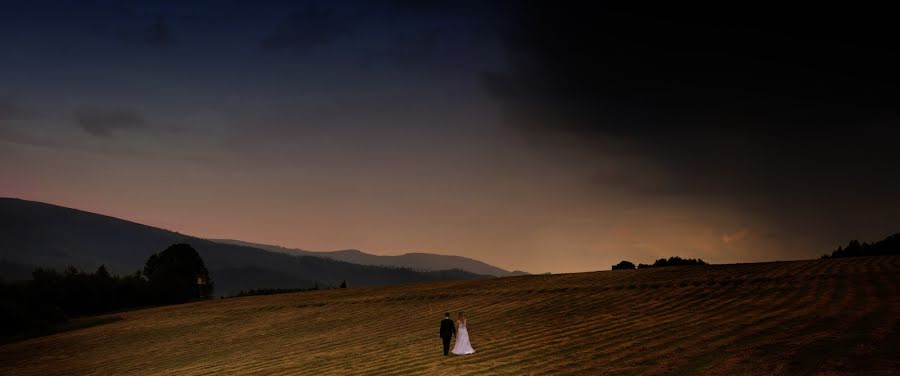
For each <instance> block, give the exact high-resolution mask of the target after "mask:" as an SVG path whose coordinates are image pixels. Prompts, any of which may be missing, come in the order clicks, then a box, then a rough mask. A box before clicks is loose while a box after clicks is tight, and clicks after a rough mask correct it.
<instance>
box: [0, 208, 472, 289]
mask: <svg viewBox="0 0 900 376" xmlns="http://www.w3.org/2000/svg"><path fill="white" fill-rule="evenodd" d="M175 243H189V244H191V245H192V246H193V247H194V248H195V249H196V250H197V252H199V253H200V255H201V257H203V260H204V262H205V263H206V266H207V268H208V269H209V270H210V275H211V278H212V279H213V281H215V282H216V284H217V288H216V294H219V295H223V294H224V295H228V294H232V293H235V292H237V291H239V290H246V289H251V288H264V287H265V288H276V287H282V288H285V287H312V285H313V284H314V283H315V281H318V282H319V283H321V284H323V285H331V286H337V285H338V284H340V283H341V281H343V280H346V281H347V282H348V284H349V285H350V286H378V285H385V284H396V283H407V282H422V281H434V280H443V279H473V278H487V277H486V276H482V275H477V274H474V273H470V272H465V271H460V270H444V271H431V272H417V271H413V270H410V269H402V268H387V267H378V266H368V265H358V264H352V263H348V262H343V261H337V260H332V259H327V258H322V257H311V256H302V255H287V254H284V253H280V252H269V251H266V250H261V249H258V248H253V247H247V246H239V245H232V244H221V243H216V242H212V241H209V240H206V239H200V238H196V237H192V236H189V235H184V234H180V233H177V232H172V231H167V230H163V229H159V228H155V227H150V226H146V225H142V224H139V223H134V222H129V221H125V220H122V219H118V218H113V217H109V216H104V215H100V214H95V213H90V212H85V211H81V210H77V209H71V208H65V207H61V206H56V205H51V204H46V203H41V202H34V201H26V200H19V199H9V198H0V260H3V261H4V262H5V264H6V265H15V266H16V268H15V269H16V270H21V269H22V268H32V267H34V266H43V267H55V268H61V267H64V266H66V265H73V266H76V267H78V268H81V269H85V270H93V269H95V268H97V267H98V266H99V265H100V264H105V265H107V267H108V268H109V269H110V270H111V271H113V272H116V273H119V274H126V273H127V274H131V273H134V271H136V270H139V269H141V268H143V265H144V262H145V261H146V259H147V257H149V256H150V255H151V254H153V253H156V252H159V251H162V250H163V249H165V248H166V247H168V246H170V245H172V244H175ZM9 269H11V268H8V267H4V268H0V272H2V271H4V270H9ZM17 274H21V273H17ZM6 277H7V278H8V276H6Z"/></svg>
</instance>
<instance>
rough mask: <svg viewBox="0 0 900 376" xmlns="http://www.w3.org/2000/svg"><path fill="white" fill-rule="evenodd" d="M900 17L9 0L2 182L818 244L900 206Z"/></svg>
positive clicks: (520, 239)
mask: <svg viewBox="0 0 900 376" xmlns="http://www.w3.org/2000/svg"><path fill="white" fill-rule="evenodd" d="M645 5H646V4H645ZM890 14H891V13H890V12H887V11H886V10H883V9H874V8H867V9H862V8H860V9H853V8H849V7H847V6H843V7H834V8H828V7H825V6H823V5H820V6H819V7H818V8H817V7H804V8H800V7H797V8H796V9H792V8H788V7H785V6H783V5H782V6H779V7H766V6H764V5H762V4H758V5H752V6H751V5H748V6H738V5H734V4H730V5H719V6H712V7H711V6H708V5H707V6H704V7H702V8H701V7H696V8H690V7H687V6H684V5H682V4H672V5H666V6H662V7H655V8H654V7H650V6H642V7H635V8H629V7H628V6H627V5H616V6H613V5H609V4H606V3H603V2H591V3H577V2H546V1H493V2H490V1H436V2H427V3H425V2H417V1H379V2H363V1H254V2H231V1H216V2H202V1H155V2H143V1H134V2H119V1H78V2H74V1H58V2H49V1H27V2H24V1H22V2H16V1H8V2H3V3H2V4H0V196H5V197H18V198H23V199H29V200H37V201H44V202H50V203H54V204H58V205H63V206H69V207H74V208H78V209H82V210H87V211H92V212H98V213H102V214H107V215H112V216H115V217H120V218H124V219H128V220H132V221H136V222H140V223H145V224H149V225H153V226H158V227H162V228H166V229H170V230H175V231H179V232H182V233H187V234H191V235H196V236H201V237H210V238H232V239H240V240H245V241H252V242H259V243H266V244H275V245H281V246H287V247H295V248H302V249H307V250H322V251H325V250H338V249H361V250H365V251H367V252H371V253H375V254H401V253H405V252H431V253H441V254H451V255H460V256H466V257H472V258H476V259H479V260H482V261H485V262H488V263H490V264H493V265H496V266H499V267H502V268H505V269H508V270H514V269H519V270H525V271H529V272H535V273H537V272H555V273H558V272H577V271H589V270H604V269H608V268H609V266H610V265H612V264H614V263H617V262H618V261H620V260H630V261H632V262H635V263H638V262H644V263H649V262H652V261H653V260H655V259H657V258H661V257H668V256H675V255H678V256H681V257H691V258H695V257H699V258H702V259H704V260H706V261H708V262H713V263H733V262H757V261H772V260H792V259H807V258H814V257H817V256H818V255H821V254H822V253H825V252H828V251H830V250H832V249H834V248H836V247H837V246H838V245H840V244H845V243H846V242H847V241H849V240H851V239H859V240H861V241H863V240H866V241H875V240H880V239H882V238H884V237H885V236H887V235H890V234H893V233H896V232H898V231H900V196H898V195H897V194H896V192H898V191H900V153H898V150H900V148H898V147H897V146H898V144H900V142H898V140H900V137H898V136H900V127H898V125H900V124H898V122H900V90H898V89H900V73H898V71H897V69H896V68H895V67H896V66H900V59H898V49H897V48H896V41H895V40H894V39H893V38H892V36H893V35H896V34H897V33H898V30H897V27H898V26H897V24H896V23H895V22H893V21H892V20H891V19H890V17H889V15H890Z"/></svg>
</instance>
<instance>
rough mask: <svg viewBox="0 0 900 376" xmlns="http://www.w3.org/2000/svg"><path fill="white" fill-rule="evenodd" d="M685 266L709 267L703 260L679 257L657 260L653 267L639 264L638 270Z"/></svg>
mask: <svg viewBox="0 0 900 376" xmlns="http://www.w3.org/2000/svg"><path fill="white" fill-rule="evenodd" d="M685 265H708V264H707V263H706V261H703V260H702V259H683V258H681V257H678V256H674V257H669V258H668V259H664V258H661V259H659V260H656V262H654V263H653V265H647V264H638V269H644V268H656V267H662V266H685Z"/></svg>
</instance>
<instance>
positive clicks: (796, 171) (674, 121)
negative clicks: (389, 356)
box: [483, 1, 900, 229]
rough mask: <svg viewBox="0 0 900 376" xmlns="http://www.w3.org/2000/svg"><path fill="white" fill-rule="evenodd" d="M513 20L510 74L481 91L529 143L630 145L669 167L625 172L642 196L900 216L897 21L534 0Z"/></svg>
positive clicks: (817, 217)
mask: <svg viewBox="0 0 900 376" xmlns="http://www.w3.org/2000/svg"><path fill="white" fill-rule="evenodd" d="M504 13H505V14H508V15H509V20H508V21H509V22H508V23H505V24H504V26H503V28H502V29H501V30H500V32H501V33H502V34H503V38H504V40H505V42H506V48H507V52H508V55H509V58H510V61H511V67H510V69H509V70H508V71H501V72H489V73H486V74H485V75H484V80H483V82H484V85H485V88H486V89H487V90H488V91H489V92H491V93H492V94H494V96H495V97H496V98H497V99H498V100H499V103H500V104H501V106H503V108H504V109H505V110H506V111H505V112H506V114H507V116H508V118H509V121H510V123H511V124H514V125H515V126H516V127H517V128H518V129H520V130H521V131H522V132H523V134H525V135H526V136H528V137H530V139H531V140H534V141H535V142H537V143H539V144H543V145H544V146H547V147H549V148H551V149H552V148H560V147H571V146H572V145H573V144H577V145H580V147H582V148H585V149H589V150H590V149H593V150H596V151H597V155H598V156H606V155H609V148H608V147H606V146H607V145H606V144H608V143H609V142H610V141H609V140H621V142H623V143H626V144H627V145H628V146H629V150H628V153H632V154H635V155H639V156H640V157H641V158H643V159H645V160H647V161H648V162H649V163H650V164H652V165H653V166H656V170H657V171H662V172H663V173H664V174H665V179H662V180H655V179H645V178H641V177H634V176H631V177H630V178H629V180H630V181H633V182H635V186H633V187H631V188H632V189H634V190H639V191H644V192H646V193H654V194H661V195H678V196H684V195H692V196H697V197H704V196H705V197H710V195H713V196H723V197H726V198H728V199H731V200H733V201H734V202H736V203H738V204H739V205H741V207H743V208H746V209H748V211H747V212H748V213H754V214H756V215H761V216H764V217H766V218H768V219H773V220H774V218H776V217H777V218H781V219H789V220H790V221H795V222H794V223H797V224H798V226H802V225H805V224H806V223H816V224H817V225H821V226H823V227H827V226H831V225H834V224H835V223H836V221H834V220H829V219H828V218H829V217H832V216H833V217H854V216H861V215H868V216H869V219H870V220H873V221H881V222H888V221H895V223H896V221H897V220H900V215H898V214H896V213H897V212H898V209H900V198H898V196H897V195H896V192H897V191H898V190H900V154H898V153H896V152H895V151H894V149H896V142H897V139H898V136H900V127H897V123H898V121H900V90H898V89H900V72H898V70H897V69H896V68H895V67H896V66H900V58H898V50H897V49H894V48H890V46H891V45H893V44H894V42H893V41H892V35H893V33H891V28H892V27H893V26H892V25H893V21H892V20H891V19H890V17H889V15H890V14H891V12H887V11H886V10H881V11H879V10H878V9H866V10H856V9H850V8H848V7H839V8H838V7H836V8H828V7H825V6H821V5H820V6H817V7H803V8H800V7H798V8H795V9H791V8H790V7H787V6H781V7H778V8H777V9H773V8H765V7H760V6H757V7H737V6H732V5H720V6H709V5H704V6H703V7H699V6H698V7H694V8H690V7H686V6H684V5H682V4H681V3H677V4H676V3H673V4H672V5H669V6H657V7H654V8H649V7H646V6H644V5H643V4H642V5H641V6H640V7H638V5H635V7H633V8H631V7H628V6H612V5H608V4H604V3H600V2H590V3H577V4H574V3H562V4H558V3H551V2H542V1H532V2H521V3H512V4H509V7H508V9H506V11H505V12H504ZM548 135H554V136H559V135H562V136H560V137H548ZM560 138H565V139H567V140H568V141H567V142H565V143H559V142H557V141H558V140H559V139H560ZM547 140H552V141H547ZM638 174H639V173H638ZM628 175H633V174H628ZM607 180H609V179H607V178H599V179H598V181H600V182H601V183H602V182H604V181H607ZM648 182H650V183H649V184H650V185H648ZM873 203H877V204H873ZM873 218H874V219H873ZM804 222H806V223H804ZM842 225H843V224H842ZM821 228H822V227H820V229H821Z"/></svg>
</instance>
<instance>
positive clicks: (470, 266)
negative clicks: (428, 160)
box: [209, 239, 528, 277]
mask: <svg viewBox="0 0 900 376" xmlns="http://www.w3.org/2000/svg"><path fill="white" fill-rule="evenodd" d="M209 240H212V241H214V242H218V243H225V244H234V245H242V246H246V247H253V248H259V249H265V250H267V251H273V252H282V253H287V254H292V255H303V256H316V257H326V258H330V259H333V260H338V261H346V262H352V263H354V264H360V265H377V266H393V267H401V268H410V269H414V270H427V271H433V270H447V269H459V270H465V271H468V272H472V273H475V274H483V275H492V276H495V277H508V276H514V275H527V274H528V273H526V272H522V271H512V272H510V271H507V270H503V269H501V268H498V267H496V266H493V265H490V264H487V263H484V262H481V261H478V260H474V259H470V258H468V257H462V256H448V255H437V254H433V253H406V254H402V255H399V256H379V255H373V254H370V253H365V252H362V251H359V250H355V249H348V250H343V251H330V252H317V251H307V250H304V249H296V248H285V247H280V246H277V245H268V244H259V243H250V242H245V241H241V240H233V239H209Z"/></svg>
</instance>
